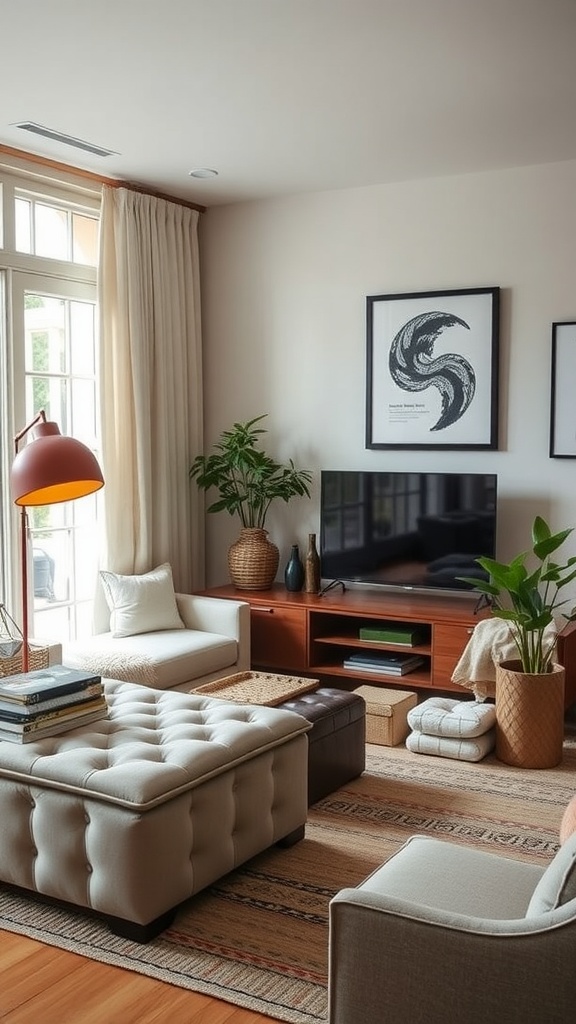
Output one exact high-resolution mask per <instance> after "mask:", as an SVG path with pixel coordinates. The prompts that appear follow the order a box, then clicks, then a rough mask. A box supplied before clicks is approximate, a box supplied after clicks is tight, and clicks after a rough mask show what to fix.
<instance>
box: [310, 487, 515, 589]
mask: <svg viewBox="0 0 576 1024" xmlns="http://www.w3.org/2000/svg"><path fill="white" fill-rule="evenodd" d="M496 484H497V478H496V475H495V474H492V473H396V472H393V473H383V472H351V471H347V470H346V471H343V472H341V471H336V470H323V471H322V472H321V481H320V492H321V496H320V562H321V574H322V578H323V579H324V580H329V581H333V580H338V581H342V582H343V583H356V584H367V585H370V586H387V587H402V588H410V589H424V590H426V589H429V588H433V589H442V590H457V591H473V589H474V588H473V586H472V585H471V584H467V583H463V582H461V580H459V579H458V577H459V576H471V577H474V578H483V579H485V578H486V574H485V573H484V572H483V570H482V569H481V568H480V566H479V565H478V564H477V562H476V558H478V557H479V556H481V555H487V556H489V557H491V558H494V557H495V550H496Z"/></svg>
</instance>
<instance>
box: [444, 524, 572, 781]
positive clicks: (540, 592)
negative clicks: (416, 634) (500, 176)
mask: <svg viewBox="0 0 576 1024" xmlns="http://www.w3.org/2000/svg"><path fill="white" fill-rule="evenodd" d="M572 532H573V530H572V529H567V530H561V531H559V532H558V533H552V531H551V529H550V527H549V525H548V523H547V522H546V521H545V520H544V519H542V517H541V516H536V518H535V520H534V522H533V524H532V547H531V548H530V549H528V550H527V551H523V552H521V554H519V555H516V557H515V558H513V559H512V561H511V562H508V563H505V562H498V561H496V560H495V559H493V558H478V559H476V561H477V562H478V564H479V565H480V566H482V568H483V569H484V571H485V572H486V573H487V575H488V579H486V580H478V579H473V578H471V577H466V576H463V577H461V578H462V579H463V580H464V581H465V582H466V583H470V584H471V585H472V586H473V587H474V589H475V590H477V591H479V592H480V593H482V594H484V595H485V596H486V597H487V598H488V600H489V602H490V604H491V607H492V614H493V615H495V616H497V617H498V618H500V619H504V620H505V621H506V622H507V623H508V625H509V627H510V634H511V637H512V639H513V641H514V644H515V645H516V648H517V651H518V659H517V660H513V661H503V662H500V663H499V664H497V665H496V720H497V730H496V753H497V756H498V757H499V758H500V759H501V760H503V761H505V762H507V763H508V764H515V765H517V766H520V767H525V768H548V767H552V766H553V765H554V764H558V763H559V761H560V760H561V759H562V744H563V738H564V668H563V666H562V665H558V664H557V663H556V662H555V660H554V657H555V651H556V644H557V639H558V633H557V632H556V631H555V630H554V629H551V628H550V627H554V625H555V623H556V619H557V617H558V616H559V615H560V616H561V617H562V618H564V619H565V620H566V621H567V622H572V621H574V619H576V608H574V607H573V608H572V610H571V611H570V612H567V611H566V610H565V608H566V605H567V604H568V601H569V598H567V597H565V596H564V593H565V590H564V588H565V587H567V586H568V584H570V583H571V582H572V581H573V580H574V579H576V556H571V557H570V558H568V559H567V560H566V561H565V562H564V563H562V564H561V563H559V562H557V561H556V560H555V559H554V558H553V556H554V555H555V553H556V552H557V551H558V549H559V548H560V547H561V546H562V544H563V543H564V541H565V540H566V539H567V538H568V537H569V536H570V534H571V533H572ZM529 556H531V558H532V559H533V561H534V563H535V564H534V566H532V567H530V566H528V565H527V564H526V562H527V559H528V557H529Z"/></svg>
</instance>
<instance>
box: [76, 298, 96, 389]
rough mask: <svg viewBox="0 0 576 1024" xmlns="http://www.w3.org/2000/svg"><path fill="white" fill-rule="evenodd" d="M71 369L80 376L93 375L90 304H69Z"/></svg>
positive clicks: (92, 313) (92, 330)
mask: <svg viewBox="0 0 576 1024" xmlns="http://www.w3.org/2000/svg"><path fill="white" fill-rule="evenodd" d="M70 335H71V340H72V344H71V353H70V356H71V369H72V373H74V374H78V375H80V376H84V375H90V376H93V375H94V373H95V369H96V368H95V366H94V353H95V348H94V345H95V338H94V305H93V303H91V302H71V303H70Z"/></svg>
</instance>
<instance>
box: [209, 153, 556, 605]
mask: <svg viewBox="0 0 576 1024" xmlns="http://www.w3.org/2000/svg"><path fill="white" fill-rule="evenodd" d="M201 246H202V268H203V269H202V274H203V298H202V301H203V323H204V340H205V371H204V372H205V395H206V405H205V425H206V442H207V445H210V444H211V443H212V442H213V441H214V440H215V438H216V437H217V435H218V434H219V432H220V431H221V430H222V429H224V428H226V427H227V426H229V425H230V424H231V423H232V422H233V421H234V420H244V419H248V418H251V417H253V416H257V415H259V414H260V413H264V412H266V413H269V416H268V429H269V435H268V438H267V439H266V440H267V446H268V448H269V450H270V452H271V453H272V454H274V455H276V456H277V457H278V458H280V459H282V460H284V459H287V458H288V457H293V458H294V460H295V462H296V463H297V465H299V466H301V467H307V468H310V469H312V470H313V471H315V485H314V495H313V501H312V502H308V501H305V500H300V499H299V500H297V501H293V502H291V503H290V504H289V505H280V506H276V507H275V508H273V510H272V512H271V514H270V517H269V523H268V526H269V530H270V534H271V536H272V538H273V539H274V540H275V541H276V543H277V544H278V545H279V547H280V571H279V577H280V578H281V575H282V570H283V566H284V564H285V561H286V559H287V557H288V554H289V545H290V544H291V543H300V544H301V545H302V546H304V544H305V542H306V539H307V534H308V532H309V531H318V529H319V521H318V503H319V472H318V471H319V470H320V469H321V468H324V467H325V468H332V469H356V468H358V469H374V470H376V469H390V470H398V469H403V470H411V471H415V472H417V471H424V470H428V471H438V472H442V471H446V472H458V471H468V472H475V471H478V472H495V473H497V474H498V485H499V526H498V553H499V555H500V557H503V558H507V557H509V556H511V555H513V554H516V553H517V551H518V550H519V547H524V546H527V543H528V540H529V526H530V523H531V521H532V518H533V517H534V515H535V514H537V513H539V514H541V515H544V516H545V517H548V518H549V520H550V522H551V525H552V526H553V527H554V528H557V529H560V528H563V527H565V526H571V525H573V524H576V460H570V459H568V460H558V459H550V458H549V457H548V445H549V415H550V413H549V409H550V353H551V330H552V322H553V321H562V320H576V162H565V163H561V164H551V165H544V166H537V167H527V168H519V169H513V170H507V171H501V172H494V173H484V174H473V175H466V176H462V177H457V178H442V179H428V180H425V181H418V182H410V183H403V184H395V185H385V186H384V185H383V186H373V187H369V188H362V189H349V190H346V191H334V192H322V193H315V194H308V195H302V196H295V197H291V198H288V199H280V200H271V201H265V202H259V203H245V204H238V205H235V206H228V207H216V208H212V209H210V210H209V211H208V212H207V213H206V214H205V215H204V216H203V217H202V224H201ZM496 285H497V286H499V287H500V288H501V303H502V311H501V332H500V450H499V451H496V452H490V451H488V452H482V451H480V452H466V451H462V452H461V451H456V452H434V451H426V452H402V451H369V450H367V449H366V448H365V447H364V423H365V347H366V334H365V304H366V296H367V295H377V294H385V293H394V292H404V291H406V292H408V291H429V290H430V291H433V290H435V289H438V290H442V289H450V288H475V287H490V286H496ZM574 394H575V411H576V381H575V388H574ZM207 528H208V533H207V536H208V552H207V583H208V584H210V585H215V584H218V583H225V582H227V581H228V573H227V568H226V550H227V546H228V543H229V542H230V541H231V540H233V539H234V538H235V536H236V534H237V532H238V523H237V521H236V520H232V519H230V517H229V516H226V515H225V514H219V515H217V516H209V517H208V524H207ZM572 548H573V551H569V549H568V546H567V547H566V552H567V553H576V541H575V543H574V545H573V546H572Z"/></svg>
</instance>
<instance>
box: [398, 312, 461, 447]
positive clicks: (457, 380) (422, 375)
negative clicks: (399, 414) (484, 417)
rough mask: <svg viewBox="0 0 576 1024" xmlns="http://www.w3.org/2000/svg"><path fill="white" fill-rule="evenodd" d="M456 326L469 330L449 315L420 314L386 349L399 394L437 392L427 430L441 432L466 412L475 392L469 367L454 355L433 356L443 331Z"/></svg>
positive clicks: (453, 353) (455, 317)
mask: <svg viewBox="0 0 576 1024" xmlns="http://www.w3.org/2000/svg"><path fill="white" fill-rule="evenodd" d="M457 324H459V325H460V326H461V327H465V328H466V330H470V327H469V325H468V324H467V323H466V321H465V320H461V319H460V317H459V316H454V315H453V314H452V313H439V312H433V313H421V314H420V315H419V316H415V317H413V318H412V320H409V321H408V322H407V323H406V324H404V326H403V327H402V328H401V329H400V330H399V331H398V334H397V335H396V337H395V338H394V341H393V342H392V345H391V347H390V357H389V368H390V374H391V376H392V379H393V381H394V383H395V384H397V385H398V387H400V388H402V390H403V391H425V390H426V388H430V387H434V388H437V389H438V391H439V392H440V396H441V399H442V409H441V413H440V416H439V418H438V420H437V421H436V423H435V424H434V426H433V427H431V428H430V429H431V430H445V428H446V427H450V426H452V424H454V423H456V422H457V421H458V420H459V419H460V418H461V417H462V416H463V415H464V413H465V412H466V409H467V408H468V406H469V405H470V403H471V401H472V399H473V398H474V392H475V391H476V374H475V372H474V368H473V366H471V364H470V363H469V362H468V360H467V359H465V358H464V357H463V356H460V355H457V354H456V353H455V352H447V353H444V354H442V355H437V356H435V355H434V344H435V342H436V340H437V338H438V336H439V335H440V334H442V332H443V331H445V330H446V328H447V327H455V326H456V325H457Z"/></svg>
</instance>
